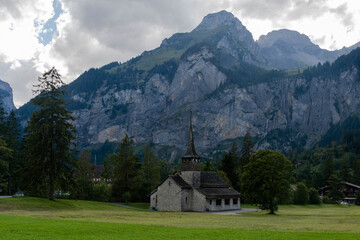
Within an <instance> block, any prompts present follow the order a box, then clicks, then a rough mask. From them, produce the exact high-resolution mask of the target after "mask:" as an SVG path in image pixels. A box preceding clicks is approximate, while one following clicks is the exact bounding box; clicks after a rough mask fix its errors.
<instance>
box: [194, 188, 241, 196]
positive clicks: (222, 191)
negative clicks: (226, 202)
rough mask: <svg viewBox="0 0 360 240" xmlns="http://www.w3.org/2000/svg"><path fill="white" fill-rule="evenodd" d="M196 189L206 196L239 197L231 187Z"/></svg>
mask: <svg viewBox="0 0 360 240" xmlns="http://www.w3.org/2000/svg"><path fill="white" fill-rule="evenodd" d="M196 190H198V191H199V192H201V193H202V194H204V195H205V196H206V197H208V198H220V197H223V198H224V197H225V198H226V197H228V198H230V197H240V193H239V192H238V191H236V190H235V189H233V188H231V187H212V188H197V189H196Z"/></svg>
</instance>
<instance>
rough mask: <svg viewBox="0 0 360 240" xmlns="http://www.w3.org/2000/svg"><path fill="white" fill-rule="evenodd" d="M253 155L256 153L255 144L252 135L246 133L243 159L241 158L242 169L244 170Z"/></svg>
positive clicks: (242, 152)
mask: <svg viewBox="0 0 360 240" xmlns="http://www.w3.org/2000/svg"><path fill="white" fill-rule="evenodd" d="M253 153H254V143H253V141H252V138H251V136H250V133H249V132H246V134H245V137H244V141H243V145H242V149H241V158H240V165H241V169H243V168H244V166H245V165H246V164H248V163H249V161H250V157H251V154H253Z"/></svg>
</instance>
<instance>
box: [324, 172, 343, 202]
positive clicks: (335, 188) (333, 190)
mask: <svg viewBox="0 0 360 240" xmlns="http://www.w3.org/2000/svg"><path fill="white" fill-rule="evenodd" d="M328 183H329V187H330V190H329V198H330V199H331V200H332V201H335V202H338V201H340V200H342V199H343V198H344V193H343V192H341V189H342V187H341V180H340V178H339V177H338V176H337V175H336V174H332V175H331V176H330V177H329V179H328Z"/></svg>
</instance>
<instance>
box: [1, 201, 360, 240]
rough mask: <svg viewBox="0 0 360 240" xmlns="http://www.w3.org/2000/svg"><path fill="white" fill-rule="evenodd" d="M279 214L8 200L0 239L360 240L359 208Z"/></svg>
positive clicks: (282, 211)
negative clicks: (148, 208) (177, 211)
mask: <svg viewBox="0 0 360 240" xmlns="http://www.w3.org/2000/svg"><path fill="white" fill-rule="evenodd" d="M133 206H136V205H133ZM137 206H139V207H144V206H145V205H144V204H140V205H139V204H138V205H137ZM279 209H280V210H279V211H278V212H277V215H275V216H271V215H268V214H267V213H266V212H264V211H259V212H252V213H244V214H237V215H217V214H210V213H172V212H149V211H143V210H134V209H128V208H124V207H120V206H115V205H112V204H109V203H100V202H90V201H76V200H55V201H49V200H46V199H39V198H29V197H23V198H7V199H0V239H50V238H51V239H170V238H172V239H205V238H207V239H360V207H358V206H350V207H349V206H339V205H321V206H312V205H308V206H294V205H289V206H280V208H279Z"/></svg>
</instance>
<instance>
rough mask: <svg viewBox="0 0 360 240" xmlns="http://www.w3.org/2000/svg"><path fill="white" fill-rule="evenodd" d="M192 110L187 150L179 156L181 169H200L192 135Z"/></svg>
mask: <svg viewBox="0 0 360 240" xmlns="http://www.w3.org/2000/svg"><path fill="white" fill-rule="evenodd" d="M191 115H192V112H191V111H190V126H189V138H188V145H187V150H186V153H185V155H184V156H182V157H181V171H200V170H201V165H200V158H201V157H200V156H199V155H198V154H197V153H196V151H195V145H194V135H193V129H192V123H191V118H192V116H191Z"/></svg>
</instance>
